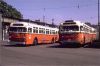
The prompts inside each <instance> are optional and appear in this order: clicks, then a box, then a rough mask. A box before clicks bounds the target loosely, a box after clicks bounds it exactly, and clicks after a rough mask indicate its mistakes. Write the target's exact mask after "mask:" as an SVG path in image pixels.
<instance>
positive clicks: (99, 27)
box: [98, 0, 100, 41]
mask: <svg viewBox="0 0 100 66" xmlns="http://www.w3.org/2000/svg"><path fill="white" fill-rule="evenodd" d="M98 35H99V36H98V41H100V16H99V0H98Z"/></svg>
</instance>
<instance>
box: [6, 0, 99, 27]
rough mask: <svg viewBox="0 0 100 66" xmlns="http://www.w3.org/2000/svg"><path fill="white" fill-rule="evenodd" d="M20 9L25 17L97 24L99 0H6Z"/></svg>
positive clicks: (50, 21)
mask: <svg viewBox="0 0 100 66" xmlns="http://www.w3.org/2000/svg"><path fill="white" fill-rule="evenodd" d="M4 1H5V2H7V3H8V4H10V5H12V6H13V7H14V8H16V9H17V10H18V11H20V12H21V13H22V15H23V17H24V19H31V20H33V21H34V20H41V21H43V16H45V19H44V21H45V22H47V23H52V19H53V20H54V24H57V25H59V24H60V23H61V22H63V21H65V20H78V21H82V22H90V23H91V24H97V22H98V21H97V20H98V7H97V6H98V0H4Z"/></svg>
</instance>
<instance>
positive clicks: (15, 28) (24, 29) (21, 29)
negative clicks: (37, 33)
mask: <svg viewBox="0 0 100 66" xmlns="http://www.w3.org/2000/svg"><path fill="white" fill-rule="evenodd" d="M9 31H11V32H26V31H27V28H25V27H10V28H9Z"/></svg>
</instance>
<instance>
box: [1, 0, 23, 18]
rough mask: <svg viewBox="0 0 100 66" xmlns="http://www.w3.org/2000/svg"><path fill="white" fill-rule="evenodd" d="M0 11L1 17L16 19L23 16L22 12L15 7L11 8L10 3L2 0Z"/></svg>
mask: <svg viewBox="0 0 100 66" xmlns="http://www.w3.org/2000/svg"><path fill="white" fill-rule="evenodd" d="M0 12H1V13H2V15H3V17H10V18H17V19H20V18H23V16H22V14H21V13H20V12H19V11H18V10H17V9H16V8H13V7H12V6H11V5H9V4H7V3H6V2H4V1H3V0H0Z"/></svg>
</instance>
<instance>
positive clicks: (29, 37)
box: [9, 33, 59, 44]
mask: <svg viewBox="0 0 100 66" xmlns="http://www.w3.org/2000/svg"><path fill="white" fill-rule="evenodd" d="M22 38H23V39H24V40H23V41H22V42H25V44H33V41H34V39H35V38H37V40H38V43H40V44H41V43H51V42H52V41H53V40H54V42H56V41H58V39H59V37H58V35H48V34H33V33H11V34H10V38H9V39H10V40H11V41H15V42H19V41H20V40H21V39H22ZM16 39H19V40H16Z"/></svg>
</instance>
